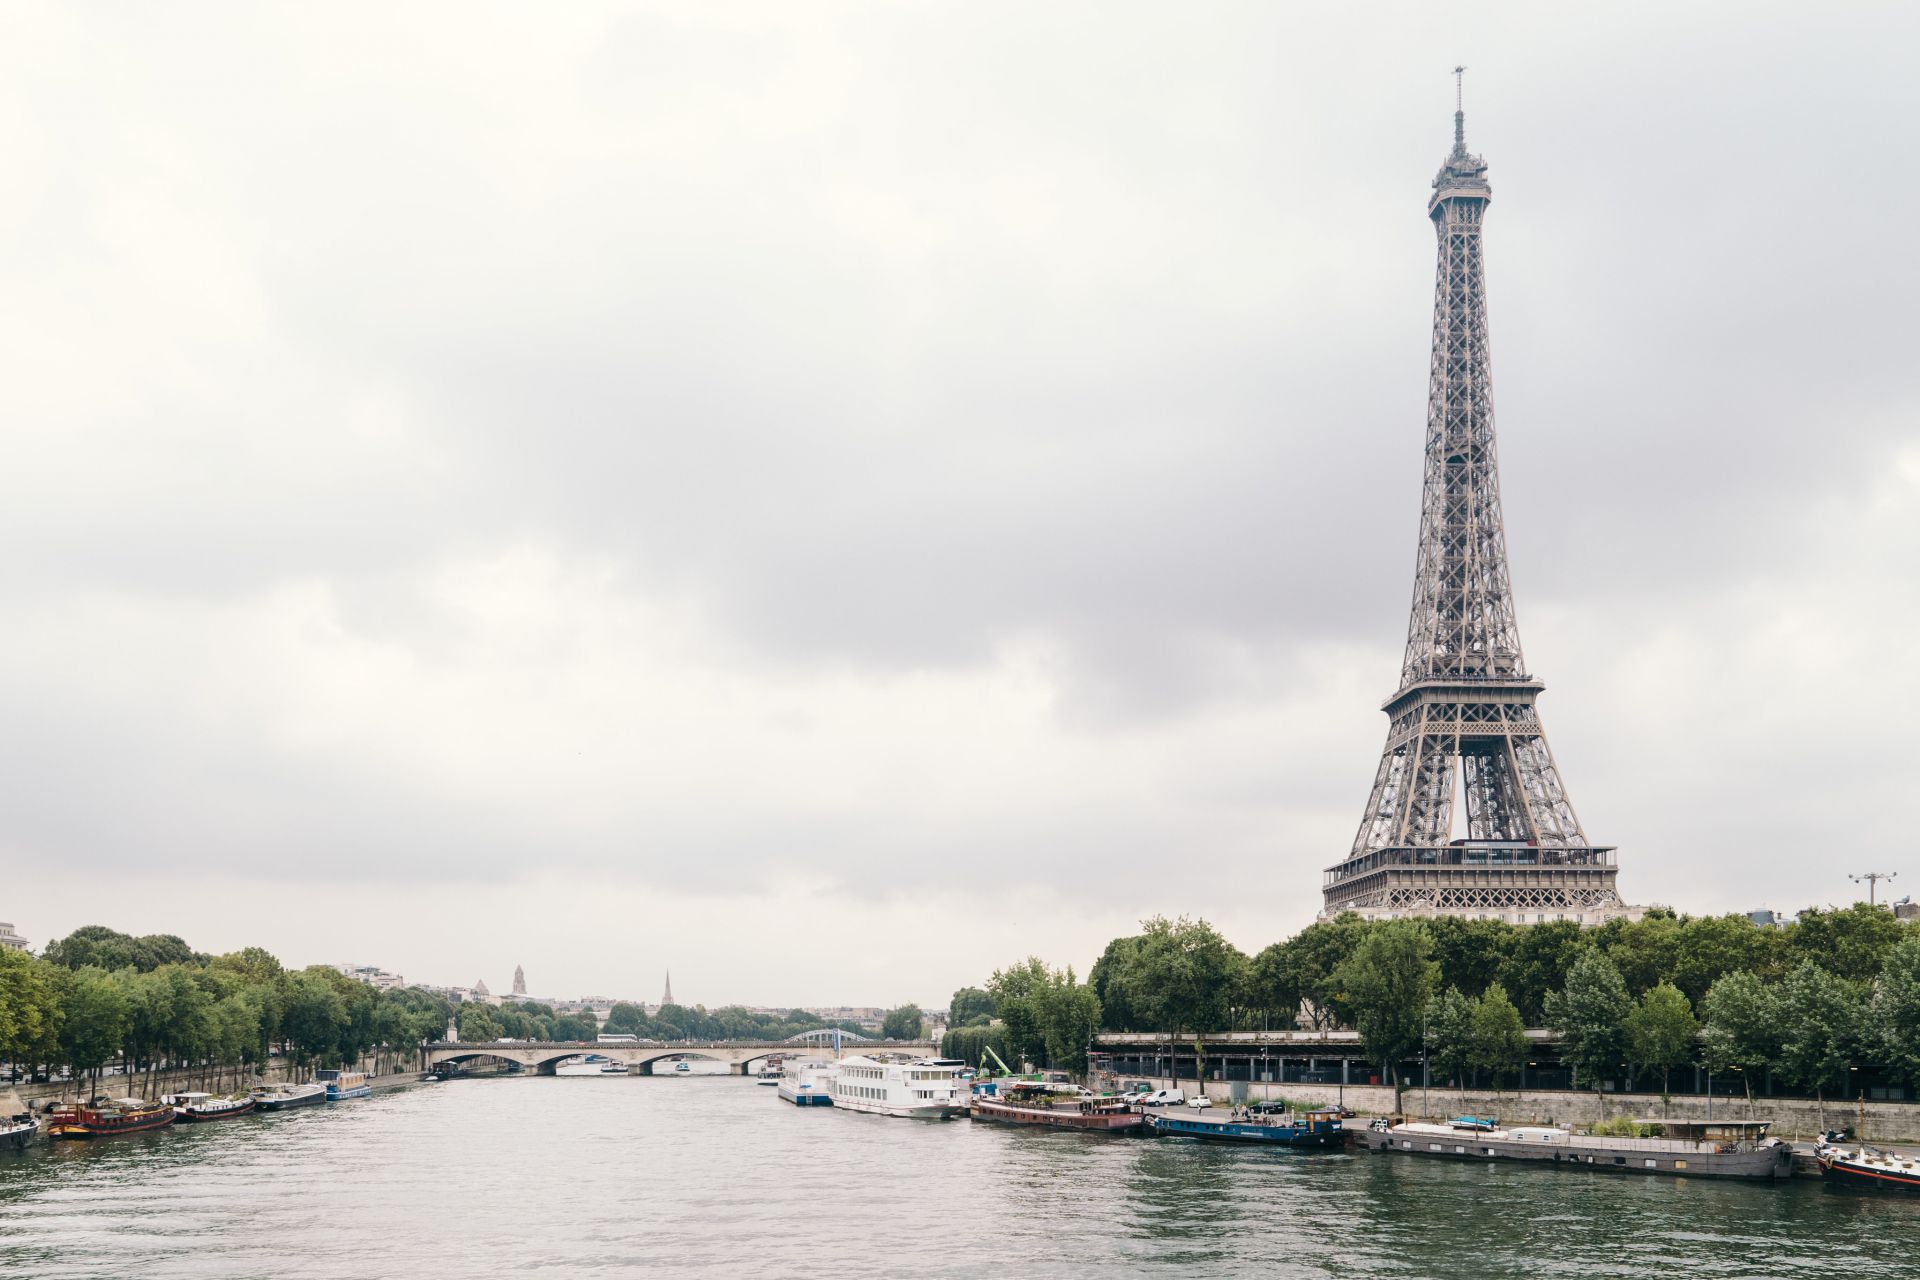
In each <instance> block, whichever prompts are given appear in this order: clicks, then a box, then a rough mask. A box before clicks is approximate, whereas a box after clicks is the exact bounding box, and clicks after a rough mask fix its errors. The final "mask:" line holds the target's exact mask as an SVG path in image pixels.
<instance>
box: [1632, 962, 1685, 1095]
mask: <svg viewBox="0 0 1920 1280" xmlns="http://www.w3.org/2000/svg"><path fill="white" fill-rule="evenodd" d="M1699 1039H1700V1024H1699V1023H1698V1022H1697V1021H1695V1020H1694V1016H1693V1005H1692V1004H1691V1003H1690V1002H1689V1001H1688V1000H1687V997H1686V993H1685V992H1683V991H1681V990H1680V988H1678V987H1676V986H1674V985H1673V984H1672V983H1671V982H1663V983H1661V984H1660V985H1659V986H1656V987H1654V988H1652V989H1651V990H1649V991H1648V992H1647V993H1646V994H1645V995H1643V996H1641V997H1640V1002H1639V1003H1638V1004H1636V1005H1635V1006H1634V1007H1633V1012H1632V1013H1630V1014H1628V1015H1627V1052H1628V1057H1629V1059H1630V1060H1631V1061H1632V1063H1633V1065H1634V1067H1635V1068H1636V1069H1637V1070H1640V1071H1658V1072H1659V1073H1660V1093H1661V1095H1662V1096H1665V1095H1666V1094H1668V1093H1670V1092H1672V1089H1671V1087H1670V1082H1669V1078H1670V1077H1671V1075H1672V1074H1673V1069H1674V1068H1675V1067H1678V1066H1681V1065H1683V1064H1685V1063H1688V1062H1691V1061H1692V1060H1693V1054H1694V1050H1695V1048H1696V1046H1697V1045H1698V1043H1699Z"/></svg>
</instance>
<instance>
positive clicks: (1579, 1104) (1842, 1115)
mask: <svg viewBox="0 0 1920 1280" xmlns="http://www.w3.org/2000/svg"><path fill="white" fill-rule="evenodd" d="M1127 1079H1128V1080H1134V1079H1141V1080H1146V1081H1147V1082H1148V1083H1149V1084H1151V1085H1152V1086H1153V1087H1155V1088H1160V1089H1183V1090H1185V1091H1186V1093H1187V1096H1189V1097H1194V1096H1197V1092H1198V1091H1199V1089H1200V1085H1199V1084H1198V1083H1197V1082H1195V1080H1194V1079H1193V1078H1192V1077H1191V1076H1188V1077H1187V1078H1185V1079H1183V1080H1176V1079H1174V1078H1173V1077H1171V1076H1157V1077H1156V1076H1128V1077H1127ZM1205 1092H1206V1095H1207V1097H1209V1098H1211V1099H1212V1100H1213V1101H1214V1103H1215V1104H1217V1105H1228V1106H1231V1105H1235V1104H1239V1103H1243V1102H1266V1101H1271V1100H1275V1099H1280V1098H1284V1099H1286V1100H1287V1101H1288V1102H1292V1103H1296V1104H1299V1105H1303V1106H1337V1105H1345V1106H1347V1107H1350V1108H1352V1109H1353V1110H1354V1111H1356V1112H1358V1113H1360V1114H1362V1115H1368V1116H1384V1115H1392V1114H1393V1090H1392V1089H1390V1088H1387V1087H1386V1086H1385V1085H1365V1084H1360V1085H1355V1084H1350V1085H1345V1086H1342V1085H1332V1084H1278V1083H1267V1082H1264V1081H1251V1082H1249V1081H1243V1080H1233V1081H1222V1080H1209V1081H1207V1082H1206V1084H1205ZM1400 1106H1401V1109H1402V1111H1403V1113H1404V1114H1406V1115H1408V1116H1411V1117H1418V1118H1421V1119H1429V1120H1444V1119H1446V1118H1448V1117H1450V1116H1458V1115H1486V1116H1498V1117H1499V1118H1500V1120H1501V1122H1502V1123H1504V1124H1515V1125H1518V1124H1529V1125H1552V1124H1576V1125H1578V1124H1597V1123H1599V1122H1600V1121H1602V1120H1613V1119H1618V1118H1620V1117H1623V1116H1624V1117H1626V1118H1627V1119H1630V1120H1660V1119H1671V1120H1689V1121H1707V1120H1712V1119H1715V1118H1718V1119H1721V1120H1771V1121H1772V1122H1773V1130H1772V1132H1773V1134H1774V1136H1775V1137H1778V1138H1784V1139H1787V1140H1789V1141H1793V1142H1796V1143H1797V1142H1805V1143H1809V1144H1811V1143H1812V1142H1813V1141H1815V1140H1816V1139H1818V1138H1819V1137H1820V1135H1822V1134H1824V1133H1825V1132H1827V1130H1829V1129H1836V1128H1842V1127H1848V1128H1851V1129H1852V1130H1853V1131H1854V1133H1855V1134H1857V1135H1858V1136H1859V1137H1861V1138H1862V1139H1864V1140H1865V1141H1868V1142H1878V1143H1902V1142H1904V1143H1920V1103H1913V1102H1859V1101H1854V1102H1839V1101H1829V1102H1827V1103H1826V1104H1824V1105H1822V1104H1821V1103H1819V1102H1817V1101H1815V1100H1813V1099H1809V1098H1757V1099H1755V1100H1754V1102H1753V1103H1752V1105H1751V1106H1749V1105H1748V1103H1747V1101H1746V1099H1745V1098H1731V1099H1729V1098H1722V1097H1715V1098H1714V1099H1712V1101H1711V1103H1709V1101H1708V1099H1706V1098H1704V1097H1698V1096H1691V1095H1685V1094H1673V1095H1671V1096H1670V1097H1668V1098H1664V1099H1663V1098H1662V1097H1661V1096H1660V1095H1659V1094H1657V1093H1599V1094H1596V1093H1594V1092H1593V1091H1591V1090H1585V1091H1581V1092H1574V1091H1571V1090H1559V1089H1555V1090H1545V1091H1540V1092H1525V1093H1522V1092H1513V1091H1508V1092H1505V1093H1495V1092H1494V1091H1492V1090H1491V1089H1441V1088H1431V1089H1428V1088H1422V1087H1421V1086H1419V1085H1413V1086H1411V1087H1409V1088H1407V1089H1404V1090H1402V1091H1401V1094H1400Z"/></svg>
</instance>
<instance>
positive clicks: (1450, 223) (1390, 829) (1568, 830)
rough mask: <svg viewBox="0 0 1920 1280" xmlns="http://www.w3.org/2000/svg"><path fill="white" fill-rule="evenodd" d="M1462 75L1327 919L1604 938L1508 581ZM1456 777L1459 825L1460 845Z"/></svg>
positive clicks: (1478, 198) (1603, 901)
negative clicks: (1361, 734) (1410, 477)
mask: <svg viewBox="0 0 1920 1280" xmlns="http://www.w3.org/2000/svg"><path fill="white" fill-rule="evenodd" d="M1465 70H1466V68H1465V67H1456V68H1455V69H1454V74H1455V77H1456V94H1457V95H1458V96H1456V99H1455V109H1454V115H1453V149H1452V150H1451V151H1450V152H1449V153H1448V155H1447V158H1446V161H1445V163H1443V164H1442V165H1441V166H1440V172H1439V173H1438V174H1437V175H1436V176H1435V177H1434V180H1433V196H1432V198H1431V199H1430V200H1429V201H1428V202H1427V216H1428V217H1429V218H1431V219H1432V221H1433V226H1434V231H1435V233H1436V236H1437V238H1438V247H1439V264H1438V269H1437V271H1436V273H1435V282H1434V294H1433V359H1432V365H1431V367H1430V370H1429V374H1428V383H1427V438H1426V464H1425V469H1424V476H1423V480H1422V484H1421V509H1420V548H1419V553H1418V555H1417V556H1416V558H1415V568H1414V580H1413V608H1412V610H1411V613H1410V615H1409V618H1408V622H1407V648H1406V656H1405V659H1404V661H1403V662H1402V664H1401V671H1400V690H1399V692H1397V693H1395V694H1394V695H1393V697H1391V698H1389V699H1388V700H1387V702H1386V703H1385V705H1384V707H1383V708H1382V709H1383V710H1384V711H1385V712H1386V713H1387V716H1388V718H1389V722H1390V723H1389V727H1388V730H1387V745H1386V748H1385V750H1384V751H1383V752H1382V753H1381V757H1380V766H1379V769H1378V771H1377V772H1376V774H1375V776H1374V783H1373V791H1372V794H1371V795H1370V796H1369V798H1368V800H1367V809H1366V813H1365V814H1364V815H1363V816H1362V818H1361V821H1360V830H1359V832H1358V834H1356V835H1355V837H1354V841H1353V848H1352V850H1351V852H1350V853H1349V854H1348V856H1347V858H1346V859H1345V861H1343V862H1341V863H1340V864H1339V865H1337V866H1334V867H1331V868H1329V869H1328V871H1327V875H1326V885H1325V892H1326V908H1325V913H1326V914H1335V913H1338V912H1339V911H1342V910H1359V911H1362V912H1363V913H1366V914H1382V915H1400V914H1409V913H1413V914H1432V913H1438V914H1443V915H1468V916H1481V915H1484V916H1492V917H1500V918H1505V919H1508V920H1512V921H1514V922H1516V923H1534V922H1537V921H1540V920H1545V919H1549V918H1557V919H1567V918H1571V919H1576V920H1581V921H1583V922H1586V923H1598V922H1599V921H1600V920H1601V919H1604V918H1606V917H1607V916H1609V915H1617V914H1621V913H1622V912H1623V911H1624V908H1623V907H1622V905H1621V902H1620V897H1619V894H1618V893H1617V892H1616V891H1615V888H1614V878H1615V875H1616V870H1615V867H1614V858H1613V853H1614V851H1613V849H1612V847H1610V846H1602V845H1594V844H1591V843H1589V842H1588V840H1587V837H1586V833H1585V831H1584V830H1583V829H1582V828H1581V826H1580V820H1579V819H1578V818H1577V817H1576V816H1575V815H1574V811H1573V803H1572V802H1571V801H1570V800H1569V799H1568V798H1567V792H1566V788H1565V787H1564V786H1563V785H1562V784H1561V781H1560V773H1559V769H1558V767H1557V766H1556V765H1555V764H1554V760H1553V753H1552V752H1551V751H1550V750H1548V748H1547V738H1546V732H1545V730H1544V729H1543V728H1542V726H1541V724H1540V718H1539V714H1538V713H1537V711H1536V710H1535V707H1534V700H1535V698H1536V697H1537V696H1538V695H1539V693H1540V691H1541V689H1542V688H1544V687H1545V686H1544V685H1542V684H1541V683H1540V682H1539V681H1538V680H1536V679H1534V678H1533V677H1532V676H1531V675H1529V674H1528V673H1527V666H1526V660H1525V658H1524V657H1523V656H1522V654H1521V651H1520V627H1519V623H1518V621H1517V620H1516V618H1515V615H1514V605H1513V586H1512V583H1511V581H1510V580H1509V577H1508V573H1507V537H1506V527H1505V524H1504V523H1503V521H1502V519H1501V514H1500V470H1499V463H1498V458H1497V456H1496V451H1495V447H1494V443H1495V442H1494V431H1493V364H1492V358H1491V356H1490V354H1489V350H1488V337H1487V290H1486V272H1485V266H1484V263H1483V261H1482V257H1481V249H1482V231H1483V228H1484V225H1485V220H1486V212H1487V206H1488V204H1489V203H1491V201H1492V199H1493V187H1492V186H1491V185H1490V184H1489V183H1488V182H1487V164H1486V161H1484V160H1482V159H1481V158H1480V157H1479V156H1476V155H1474V154H1473V153H1471V152H1470V151H1468V150H1467V141H1466V111H1465V103H1464V94H1463V92H1462V91H1461V90H1460V89H1459V87H1458V78H1459V77H1460V75H1461V73H1463V72H1464V71H1465ZM1456 768H1457V769H1458V777H1459V783H1460V788H1459V789H1460V792H1461V794H1462V795H1463V797H1464V801H1465V805H1464V807H1465V809H1466V814H1465V817H1466V823H1465V827H1466V830H1465V833H1464V836H1462V837H1461V838H1458V839H1456V838H1455V837H1454V814H1453V809H1454V797H1455V783H1456Z"/></svg>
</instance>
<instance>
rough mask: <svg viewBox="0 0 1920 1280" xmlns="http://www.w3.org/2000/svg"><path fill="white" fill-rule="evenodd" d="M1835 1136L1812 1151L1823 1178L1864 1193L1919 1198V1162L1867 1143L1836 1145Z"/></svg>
mask: <svg viewBox="0 0 1920 1280" xmlns="http://www.w3.org/2000/svg"><path fill="white" fill-rule="evenodd" d="M1836 1136H1837V1135H1834V1134H1828V1135H1827V1136H1826V1138H1825V1139H1824V1140H1822V1141H1821V1142H1819V1143H1817V1144H1815V1146H1814V1148H1813V1157H1814V1159H1815V1160H1818V1161H1819V1162H1820V1174H1821V1176H1822V1177H1823V1178H1825V1179H1827V1180H1828V1181H1830V1182H1832V1183H1833V1184H1834V1185H1836V1186H1843V1187H1854V1188H1857V1189H1859V1190H1861V1191H1890V1192H1895V1193H1903V1192H1904V1193H1906V1194H1909V1195H1920V1161H1917V1160H1915V1159H1914V1158H1913V1157H1912V1156H1910V1155H1902V1154H1900V1153H1899V1152H1896V1151H1886V1150H1882V1149H1881V1148H1879V1147H1870V1146H1868V1145H1867V1144H1866V1143H1864V1142H1855V1143H1844V1144H1843V1143H1841V1142H1838V1141H1836Z"/></svg>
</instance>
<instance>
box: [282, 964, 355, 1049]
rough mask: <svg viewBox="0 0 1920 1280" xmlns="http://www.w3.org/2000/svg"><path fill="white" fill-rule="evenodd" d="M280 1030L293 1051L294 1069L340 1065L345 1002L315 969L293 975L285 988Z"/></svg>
mask: <svg viewBox="0 0 1920 1280" xmlns="http://www.w3.org/2000/svg"><path fill="white" fill-rule="evenodd" d="M281 1007H282V1009H283V1013H282V1014H281V1022H280V1025H281V1030H282V1032H283V1034H284V1035H285V1037H286V1042H287V1044H288V1046H289V1047H290V1048H291V1049H292V1051H293V1061H294V1065H296V1066H298V1067H302V1068H305V1067H309V1066H312V1065H313V1064H315V1063H322V1064H325V1063H328V1062H334V1061H338V1056H337V1055H338V1052H339V1050H338V1046H339V1043H340V1033H341V1029H342V1028H343V1027H344V1026H345V1025H346V1021H347V1005H346V1001H344V1000H342V999H341V998H340V993H339V992H338V991H336V990H334V987H333V984H332V983H330V982H328V981H326V979H324V978H323V977H321V976H320V975H319V974H318V973H316V972H315V971H314V970H312V969H302V970H301V971H300V972H298V973H290V974H288V975H287V976H286V979H285V982H284V984H283V995H282V997H281Z"/></svg>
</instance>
